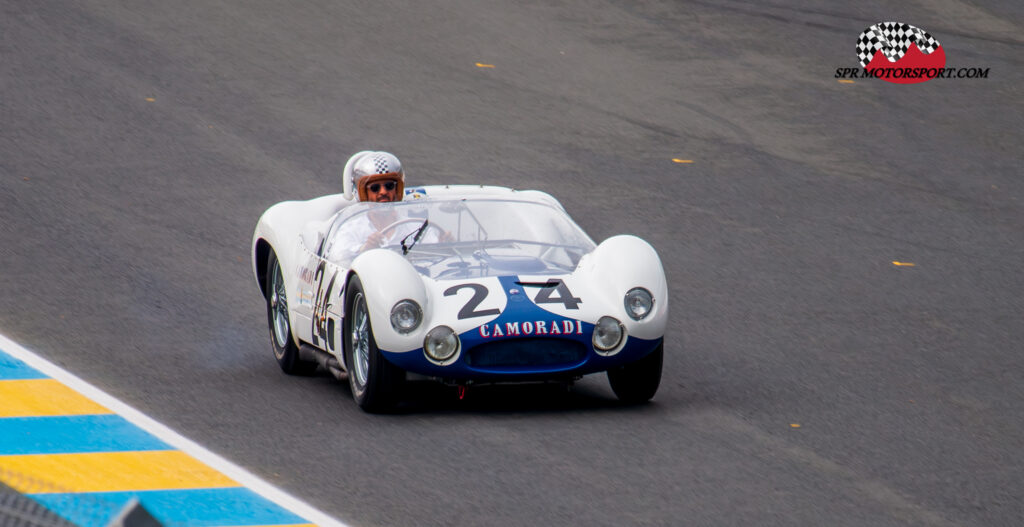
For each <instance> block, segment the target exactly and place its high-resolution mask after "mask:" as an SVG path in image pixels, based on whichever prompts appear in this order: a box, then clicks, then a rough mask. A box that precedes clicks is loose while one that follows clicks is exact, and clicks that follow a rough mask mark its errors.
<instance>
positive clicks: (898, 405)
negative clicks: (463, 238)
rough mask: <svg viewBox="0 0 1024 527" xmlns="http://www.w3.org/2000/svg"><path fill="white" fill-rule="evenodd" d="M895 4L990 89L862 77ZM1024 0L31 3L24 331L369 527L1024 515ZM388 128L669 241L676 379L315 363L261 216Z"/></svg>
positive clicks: (428, 148) (18, 267) (1006, 518)
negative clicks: (458, 394) (267, 279)
mask: <svg viewBox="0 0 1024 527" xmlns="http://www.w3.org/2000/svg"><path fill="white" fill-rule="evenodd" d="M886 20H897V21H901V22H907V23H911V24H914V25H917V26H920V27H923V28H925V29H926V30H927V31H929V32H930V33H931V34H932V35H933V36H934V37H935V38H937V39H938V40H939V41H940V42H941V43H942V45H943V46H944V48H945V50H946V54H947V57H948V65H949V66H955V67H959V66H965V67H966V66H976V67H982V68H990V74H989V78H987V79H973V80H969V79H938V80H934V81H931V82H927V83H924V84H918V85H909V86H902V85H895V84H890V83H886V82H883V81H878V80H857V81H856V82H854V83H839V82H837V80H836V79H835V78H834V73H835V70H836V68H840V67H854V66H856V65H857V64H856V57H855V54H854V43H855V39H856V38H857V36H858V35H859V33H860V32H861V31H862V30H863V29H864V28H865V27H867V26H869V25H871V24H874V23H876V22H881V21H886ZM1022 20H1024V8H1022V4H1020V3H1019V2H1009V1H1002V2H985V3H983V4H982V3H969V2H962V1H957V0H943V1H939V2H924V1H912V2H901V3H899V4H898V5H896V6H887V5H885V4H884V3H882V2H877V1H868V2H858V3H856V4H855V5H838V4H836V5H834V6H830V7H823V6H821V5H819V4H818V3H815V2H806V3H805V5H801V3H800V2H783V1H770V2H743V1H734V0H726V1H724V2H706V1H694V2H669V1H652V2H631V1H617V0H603V1H602V0H597V1H593V2H582V1H577V0H567V1H564V2H557V3H549V2H542V1H523V2H503V1H497V0H493V1H492V0H487V1H478V0H474V1H453V2H442V3H439V4H438V5H428V4H426V3H421V2H394V1H374V2H370V1H362V2H332V1H327V0H317V1H310V2H303V3H297V2H278V1H271V0H265V1H263V0H261V1H257V0H249V1H245V2H241V1H239V2H218V3H214V2H157V1H131V2H108V1H95V2H64V1H42V0H39V1H32V2H21V1H15V0H4V1H3V2H0V57H2V62H0V68H2V69H0V123H2V128H0V291H2V293H0V333H3V334H6V335H7V336H9V337H11V338H13V339H15V340H17V341H19V342H21V343H22V344H24V345H25V346H27V347H28V348H30V349H32V350H34V351H36V352H38V353H40V354H41V355H43V356H45V357H47V358H49V359H50V360H52V361H54V362H56V363H58V364H60V365H62V366H64V367H65V368H67V369H69V370H70V371H72V372H74V373H75V374H77V375H78V376H80V377H82V378H84V379H86V380H87V381H89V382H91V383H93V384H95V385H97V386H98V387H100V388H102V389H103V390H105V391H107V392H109V393H111V394H112V395H114V396H116V397H118V398H120V399H122V400H124V401H126V402H128V403H129V404H131V405H133V406H134V407H136V408H138V409H140V410H142V411H144V412H145V413H147V414H148V415H150V416H152V417H154V418H156V419H157V420H159V421H161V422H163V423H165V424H167V425H168V426H170V427H172V428H174V429H175V430H177V431H178V432H180V433H181V434H183V435H185V436H186V437H189V438H191V439H193V440H195V441H197V442H199V443H201V444H203V445H205V446H207V447H208V448H209V449H211V450H213V451H214V452H217V453H219V454H221V455H223V456H225V457H227V458H228V459H231V460H232V461H234V462H236V463H238V464H239V465H241V466H243V467H246V468H247V469H249V470H251V471H252V472H254V473H256V474H258V475H260V476H262V477H263V478H265V479H266V480H268V481H269V482H271V483H274V484H276V485H278V486H280V487H282V488H283V489H285V490H286V491H288V492H290V493H292V494H294V495H296V496H298V497H300V498H302V499H304V500H307V501H308V502H310V503H311V504H312V505H314V506H316V507H318V508H320V509H321V510H323V511H325V512H327V513H329V514H331V515H334V516H336V517H337V518H339V519H341V520H343V521H346V522H350V523H352V524H355V525H453V524H458V525H485V524H486V525H490V524H503V525H532V524H589V525H872V526H874V525H940V526H944V525H986V526H988V525H1019V524H1020V523H1021V522H1022V521H1024V497H1022V494H1024V490H1022V489H1024V456H1022V455H1021V452H1024V358H1022V357H1024V354H1022V353H1021V351H1022V348H1024V346H1022V344H1021V342H1022V341H1024V323H1022V322H1024V276H1022V262H1024V182H1022V178H1021V176H1022V166H1024V158H1022V154H1021V144H1022V132H1021V131H1022V129H1024V118H1022V107H1024V104H1022V103H1024V95H1022V82H1021V81H1022V78H1021V77H1022V75H1021V66H1022V57H1024V55H1022V54H1021V49H1022V44H1024V41H1022V39H1021V34H1022ZM477 63H481V64H484V65H492V66H493V68H490V67H479V66H477ZM366 148H375V149H387V150H391V151H393V152H395V153H397V154H398V155H399V157H400V158H401V159H402V160H403V162H404V163H405V164H406V166H407V168H408V172H409V178H410V180H411V181H412V182H414V183H416V184H432V183H485V184H498V185H507V186H512V187H516V188H538V189H542V190H546V191H548V192H550V193H552V194H554V195H555V196H556V197H557V198H559V199H560V200H561V201H562V202H563V204H564V205H565V206H566V208H567V209H568V211H569V212H570V214H572V215H573V217H574V218H575V219H576V220H577V222H578V223H580V225H581V226H583V227H584V228H585V229H586V230H587V231H588V232H589V233H590V234H591V235H592V237H593V238H595V239H596V240H598V241H600V240H602V239H604V238H606V237H608V236H611V235H614V234H618V233H633V234H637V235H639V236H641V237H643V238H645V239H647V240H648V241H650V242H651V243H652V244H653V245H654V246H655V247H656V248H657V250H658V251H659V253H660V255H661V258H662V260H663V261H664V262H665V264H666V272H667V275H668V279H669V284H670V287H671V294H672V315H671V320H670V323H669V328H668V336H667V344H666V364H665V374H664V377H663V381H662V386H661V390H660V391H659V392H658V395H657V396H656V398H655V400H654V401H653V402H652V403H651V404H649V405H645V406H641V407H623V406H620V405H619V404H618V403H617V402H616V401H615V399H614V396H613V395H612V393H611V391H610V389H609V388H608V387H607V383H606V380H605V378H604V377H603V376H602V375H598V376H592V377H587V378H585V379H584V380H583V381H582V382H580V383H578V384H577V385H576V387H575V388H574V389H573V391H572V392H570V393H568V394H563V393H558V392H557V391H554V390H551V389H546V388H541V387H503V388H496V389H493V388H492V389H480V390H476V391H471V392H470V395H469V398H468V399H467V400H465V401H461V402H460V401H458V400H457V399H456V398H455V396H454V391H453V390H448V389H441V388H438V387H434V386H432V385H426V386H420V387H417V390H416V392H415V393H416V395H415V397H414V399H413V401H412V402H411V403H410V405H409V406H408V407H407V408H406V410H405V411H404V412H402V413H400V414H398V415H389V416H377V415H366V414H364V413H362V412H361V411H359V410H358V409H357V407H356V406H355V405H354V404H353V402H352V401H351V398H350V394H349V390H348V387H347V385H346V384H344V383H341V382H337V381H335V380H334V379H332V378H331V377H329V376H327V375H325V374H324V375H318V376H315V377H313V378H300V377H289V376H286V375H284V374H282V373H281V372H280V370H279V369H278V367H277V365H276V363H275V362H274V360H273V357H272V355H271V352H270V347H269V342H268V335H267V329H266V321H265V311H264V305H263V301H262V298H261V296H260V294H259V293H258V291H257V288H256V286H255V284H254V281H253V279H252V277H251V273H250V270H249V259H248V258H249V256H248V250H249V243H250V236H251V234H252V229H253V227H254V225H255V222H256V219H257V218H258V217H259V215H260V213H261V212H262V211H263V210H264V209H265V208H266V207H268V206H269V205H271V204H273V203H275V202H277V201H282V200H285V199H304V198H309V197H314V196H317V195H322V194H326V193H332V192H337V191H339V190H340V188H341V180H340V172H341V167H342V166H343V164H344V162H345V160H346V159H347V157H348V156H349V155H350V154H352V153H353V152H356V151H358V150H362V149H366ZM673 158H678V159H687V160H692V161H693V162H692V163H675V162H673V161H672V159H673ZM894 261H897V262H903V263H913V264H914V266H897V265H894V264H893V262H894ZM794 425H799V426H798V427H797V426H794Z"/></svg>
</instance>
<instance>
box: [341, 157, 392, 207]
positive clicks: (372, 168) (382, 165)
mask: <svg viewBox="0 0 1024 527" xmlns="http://www.w3.org/2000/svg"><path fill="white" fill-rule="evenodd" d="M342 177H343V183H344V187H345V198H346V199H352V195H353V193H355V194H357V195H358V196H359V201H366V200H367V199H368V198H367V192H366V187H367V185H369V184H371V183H373V182H374V181H380V180H393V181H395V182H396V183H397V184H398V201H401V200H402V196H403V195H404V192H405V172H404V171H403V170H402V162H401V161H399V160H398V158H397V157H395V156H394V154H390V153H388V152H375V151H372V150H364V151H362V152H359V153H358V154H356V155H354V156H352V157H350V158H349V160H348V163H345V173H344V175H343V176H342Z"/></svg>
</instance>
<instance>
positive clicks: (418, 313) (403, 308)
mask: <svg viewBox="0 0 1024 527" xmlns="http://www.w3.org/2000/svg"><path fill="white" fill-rule="evenodd" d="M421 320H423V310H422V309H420V305H419V304H417V303H416V302H415V301H413V300H400V301H398V303H397V304H395V307H393V308H391V327H393V328H395V331H397V332H399V333H401V334H403V335H404V334H406V333H409V332H410V331H412V330H414V329H416V328H418V327H420V321H421Z"/></svg>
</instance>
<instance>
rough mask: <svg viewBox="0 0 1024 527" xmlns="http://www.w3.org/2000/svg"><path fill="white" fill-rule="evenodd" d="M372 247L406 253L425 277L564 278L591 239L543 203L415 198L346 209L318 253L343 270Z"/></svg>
mask: <svg viewBox="0 0 1024 527" xmlns="http://www.w3.org/2000/svg"><path fill="white" fill-rule="evenodd" d="M417 234H419V236H418V240H417ZM403 244H404V246H405V248H404V249H403ZM378 247H383V248H386V249H389V250H394V251H398V252H400V253H402V252H405V256H406V258H407V259H408V260H409V261H410V262H411V263H412V264H413V266H415V267H416V269H417V270H418V271H419V272H420V273H421V274H424V275H426V276H429V277H431V278H434V279H445V278H451V279H461V278H467V277H480V276H500V275H509V274H545V273H559V274H562V273H568V272H571V271H572V270H573V269H574V268H575V267H576V264H577V263H579V260H580V258H581V257H582V256H583V255H584V254H587V253H589V252H590V251H592V250H593V249H594V242H593V241H592V240H591V239H590V237H588V236H587V235H586V233H584V232H583V230H582V229H580V228H579V226H577V225H576V224H575V223H574V222H573V221H572V220H571V219H570V218H569V217H568V215H566V214H565V212H563V211H562V210H561V209H559V208H557V207H554V206H551V205H548V204H545V203H537V202H530V201H517V200H503V199H453V200H435V199H420V200H412V201H403V202H397V203H359V204H356V205H352V206H350V207H348V208H346V209H345V210H343V211H342V212H341V213H339V215H338V217H337V219H336V220H335V222H334V224H333V225H332V227H331V230H330V232H329V233H328V239H327V243H326V245H325V248H324V255H325V257H326V258H327V259H329V260H331V261H333V262H335V263H337V264H338V265H341V266H343V267H348V264H349V263H351V261H352V260H353V259H354V258H355V257H356V256H358V255H359V254H361V253H362V252H363V251H367V250H370V249H374V248H378Z"/></svg>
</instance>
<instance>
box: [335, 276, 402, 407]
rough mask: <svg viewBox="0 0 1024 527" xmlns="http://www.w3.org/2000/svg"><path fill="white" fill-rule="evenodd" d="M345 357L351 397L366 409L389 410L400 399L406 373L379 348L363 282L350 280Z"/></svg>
mask: <svg viewBox="0 0 1024 527" xmlns="http://www.w3.org/2000/svg"><path fill="white" fill-rule="evenodd" d="M344 339H345V359H346V362H347V366H348V382H349V386H351V387H352V398H353V399H355V401H356V404H358V405H359V407H360V408H362V409H363V410H364V411H367V412H372V413H376V412H386V411H388V410H391V409H393V408H394V406H395V404H396V403H397V402H398V396H399V392H400V390H401V387H402V383H403V381H404V380H405V372H404V371H402V370H401V368H399V367H397V366H395V365H394V364H391V363H390V362H388V360H387V359H385V358H384V356H383V355H382V354H381V352H380V350H379V349H378V348H377V341H376V339H375V338H374V336H373V327H372V326H371V324H370V311H369V309H368V308H367V304H366V295H365V293H364V291H363V283H362V282H361V281H360V280H359V277H358V276H353V277H352V279H351V280H349V283H348V288H347V289H346V292H345V326H344Z"/></svg>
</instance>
